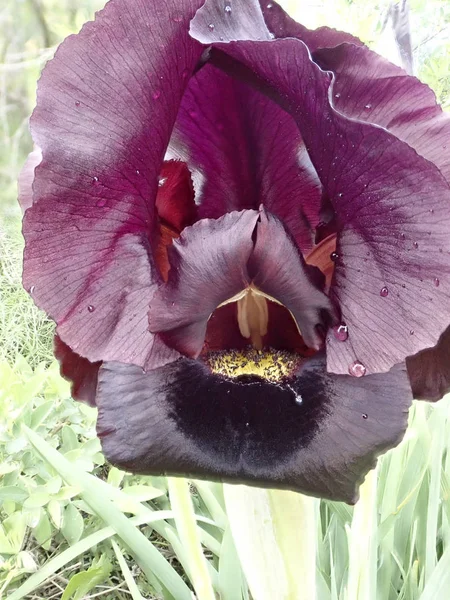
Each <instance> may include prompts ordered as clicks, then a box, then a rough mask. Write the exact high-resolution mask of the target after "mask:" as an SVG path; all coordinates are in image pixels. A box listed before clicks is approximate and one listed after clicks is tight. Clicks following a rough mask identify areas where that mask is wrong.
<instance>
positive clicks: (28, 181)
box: [18, 147, 42, 212]
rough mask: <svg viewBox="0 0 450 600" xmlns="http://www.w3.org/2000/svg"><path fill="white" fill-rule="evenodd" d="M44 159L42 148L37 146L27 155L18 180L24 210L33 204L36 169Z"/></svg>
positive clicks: (19, 196)
mask: <svg viewBox="0 0 450 600" xmlns="http://www.w3.org/2000/svg"><path fill="white" fill-rule="evenodd" d="M41 160H42V152H41V149H40V148H37V147H36V148H35V149H34V150H33V151H32V152H30V154H29V155H28V157H27V160H26V161H25V164H24V165H23V167H22V170H21V171H20V174H19V180H18V193H19V194H18V200H19V204H20V208H21V209H22V212H25V211H26V210H27V208H30V206H31V205H32V204H33V181H34V171H35V169H36V167H37V166H38V165H39V164H40V162H41Z"/></svg>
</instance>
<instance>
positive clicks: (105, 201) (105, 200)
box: [96, 198, 107, 208]
mask: <svg viewBox="0 0 450 600" xmlns="http://www.w3.org/2000/svg"><path fill="white" fill-rule="evenodd" d="M106 203H107V199H106V198H100V200H97V203H96V206H99V207H100V208H103V207H104V206H106Z"/></svg>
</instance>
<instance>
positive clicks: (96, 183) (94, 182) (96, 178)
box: [92, 177, 99, 185]
mask: <svg viewBox="0 0 450 600" xmlns="http://www.w3.org/2000/svg"><path fill="white" fill-rule="evenodd" d="M98 184H99V179H98V177H93V178H92V185H98Z"/></svg>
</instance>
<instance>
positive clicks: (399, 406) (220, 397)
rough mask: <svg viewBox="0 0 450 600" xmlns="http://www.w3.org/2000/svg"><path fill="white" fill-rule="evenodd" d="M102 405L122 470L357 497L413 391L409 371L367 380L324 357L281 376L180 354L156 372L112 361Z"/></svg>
mask: <svg viewBox="0 0 450 600" xmlns="http://www.w3.org/2000/svg"><path fill="white" fill-rule="evenodd" d="M97 403H98V407H99V414H98V422H97V431H98V435H99V436H100V437H101V440H102V446H103V451H104V452H105V455H106V457H107V458H108V460H109V461H111V462H112V463H113V464H115V465H117V466H118V467H120V468H122V469H125V470H129V471H132V472H135V473H144V474H149V475H161V474H165V475H182V476H187V477H204V478H207V479H216V480H220V481H227V482H232V483H246V484H252V485H258V486H267V487H271V488H287V489H291V490H295V491H298V492H303V493H307V494H312V495H316V496H322V497H325V498H330V499H333V500H344V501H346V502H355V501H356V500H357V498H358V486H359V485H360V483H361V482H362V480H363V478H364V476H365V474H366V473H367V471H368V470H369V469H371V468H373V467H374V465H375V462H376V457H377V456H378V454H380V453H381V452H384V451H386V450H387V449H388V448H391V447H393V446H395V445H396V444H398V443H399V441H400V440H401V438H402V437H403V434H404V431H405V428H406V425H407V416H408V408H409V406H410V403H411V390H410V386H409V382H408V377H407V375H406V372H405V370H404V369H401V368H396V369H393V370H392V371H391V372H389V373H384V374H381V375H370V376H368V377H366V378H364V380H361V379H355V378H353V377H350V376H342V375H338V376H336V375H330V374H327V373H326V367H325V359H324V358H323V357H322V358H320V357H316V358H315V359H313V360H311V361H308V362H306V363H305V364H304V366H303V367H302V368H301V369H300V370H299V371H298V372H297V373H296V374H295V376H294V377H293V378H292V379H291V380H289V382H287V381H286V382H284V383H277V384H273V383H269V382H268V381H265V380H263V379H260V378H258V377H255V376H248V375H247V376H241V377H239V378H236V379H227V378H224V377H221V376H218V375H214V374H212V373H211V372H210V371H209V370H208V368H207V367H206V366H205V365H204V364H202V363H201V362H199V361H194V360H189V359H181V360H179V361H177V362H175V363H173V364H172V365H167V366H166V367H162V368H160V369H155V370H153V371H150V372H148V373H143V372H142V369H139V368H138V367H135V366H133V365H122V364H118V363H107V364H104V365H103V366H102V368H101V370H100V375H99V386H98V396H97Z"/></svg>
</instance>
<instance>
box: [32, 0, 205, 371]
mask: <svg viewBox="0 0 450 600" xmlns="http://www.w3.org/2000/svg"><path fill="white" fill-rule="evenodd" d="M201 4H202V1H201V0H180V1H179V2H176V3H175V2H164V3H162V4H158V5H157V4H156V3H154V2H142V1H140V0H112V1H111V2H109V3H108V5H107V6H106V8H105V9H104V10H103V11H101V12H100V13H98V16H97V19H96V21H95V22H93V23H88V24H86V25H85V26H84V27H83V29H82V31H81V32H80V33H79V34H78V35H76V36H71V37H69V38H68V39H67V40H66V41H65V42H63V44H62V45H61V46H60V47H59V49H58V51H57V52H56V55H55V58H54V59H53V60H52V61H50V62H49V63H48V64H47V66H46V68H45V70H44V72H43V75H42V78H41V80H40V83H39V89H38V103H37V108H36V110H35V112H34V114H33V117H32V120H31V129H32V134H33V138H34V140H35V142H36V143H37V144H38V145H39V146H40V147H41V148H42V152H43V161H42V163H41V164H40V166H39V168H38V169H37V170H36V177H35V183H34V205H33V207H32V208H31V209H29V210H27V213H26V216H25V221H24V235H25V239H26V249H25V265H24V285H25V287H26V289H31V288H33V297H34V299H35V301H36V303H37V304H38V306H40V307H41V308H43V309H45V310H46V312H47V313H48V314H49V315H50V316H51V317H52V318H53V319H54V320H55V321H56V322H57V324H58V333H59V335H60V336H61V338H62V339H63V340H64V341H65V342H66V343H67V344H69V345H70V347H71V348H72V349H73V350H74V351H75V352H77V353H80V354H81V355H83V356H86V357H87V358H88V359H89V360H91V361H93V362H95V361H97V360H100V359H106V360H108V359H109V360H111V359H114V360H122V361H125V362H128V361H130V362H134V363H136V364H139V365H141V366H144V365H147V366H150V365H153V366H154V365H155V364H163V363H164V362H166V361H167V360H168V359H169V360H170V359H173V358H174V357H175V356H176V353H173V352H172V353H170V352H169V351H168V350H167V349H166V348H164V347H163V346H162V345H161V344H160V342H155V341H154V339H153V336H152V335H151V334H150V333H149V332H148V324H147V317H146V313H147V308H148V303H149V300H150V298H151V296H152V294H153V291H154V285H153V284H154V282H155V281H157V280H159V276H158V273H157V271H156V269H155V268H154V266H152V265H153V255H152V242H153V238H154V235H155V228H156V225H157V223H156V219H155V197H156V192H157V189H158V175H159V172H160V168H161V165H162V163H163V157H164V154H165V151H166V148H167V144H168V141H169V138H170V134H171V131H172V128H173V123H174V121H175V118H176V114H177V111H178V107H179V104H180V100H181V97H182V95H183V92H184V89H185V87H186V85H187V82H188V80H189V78H190V76H191V75H192V73H193V71H194V69H195V66H196V64H197V62H198V59H199V57H200V55H201V53H202V50H203V49H202V47H201V46H200V45H199V44H198V43H197V42H195V41H194V40H193V39H192V38H190V37H189V35H188V33H187V30H188V24H189V19H190V18H191V17H192V16H193V14H194V13H195V10H196V9H197V8H198V7H199V6H200V5H201Z"/></svg>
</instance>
